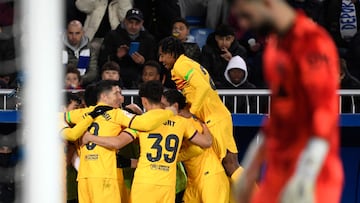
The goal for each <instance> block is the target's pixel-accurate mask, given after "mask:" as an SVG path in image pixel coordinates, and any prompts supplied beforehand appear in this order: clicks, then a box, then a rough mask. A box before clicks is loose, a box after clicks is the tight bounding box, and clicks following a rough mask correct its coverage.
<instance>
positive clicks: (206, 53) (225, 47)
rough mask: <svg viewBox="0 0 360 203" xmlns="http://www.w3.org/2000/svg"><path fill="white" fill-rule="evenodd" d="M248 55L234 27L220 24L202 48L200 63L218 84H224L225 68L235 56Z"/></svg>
mask: <svg viewBox="0 0 360 203" xmlns="http://www.w3.org/2000/svg"><path fill="white" fill-rule="evenodd" d="M236 55H238V56H241V57H242V58H244V57H245V56H246V50H245V48H244V47H243V46H241V45H240V44H239V43H238V42H237V41H236V40H235V34H234V29H233V28H232V27H230V26H228V25H220V26H218V27H217V28H216V30H215V32H214V33H212V34H210V35H209V37H208V39H207V41H206V45H205V46H204V47H203V49H202V53H201V59H200V64H201V65H202V66H204V67H205V68H206V69H207V70H208V71H209V74H210V75H211V77H212V78H213V80H214V83H215V85H216V86H219V87H221V86H223V85H224V84H225V82H226V79H225V77H224V72H225V68H226V66H227V65H228V62H229V60H230V59H231V58H232V57H233V56H236Z"/></svg>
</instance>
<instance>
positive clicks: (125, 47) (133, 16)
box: [98, 8, 157, 89]
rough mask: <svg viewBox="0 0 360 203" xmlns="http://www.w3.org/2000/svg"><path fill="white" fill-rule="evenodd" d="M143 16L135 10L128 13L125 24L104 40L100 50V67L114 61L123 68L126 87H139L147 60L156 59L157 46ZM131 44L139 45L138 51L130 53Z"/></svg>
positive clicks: (122, 72)
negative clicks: (144, 25) (138, 82)
mask: <svg viewBox="0 0 360 203" xmlns="http://www.w3.org/2000/svg"><path fill="white" fill-rule="evenodd" d="M143 23H144V19H143V14H142V12H141V11H140V10H139V9H136V8H133V9H130V10H129V11H128V12H127V13H126V17H125V20H124V22H123V23H121V24H120V25H119V26H118V27H117V28H116V29H115V30H112V31H111V32H109V33H108V34H107V35H106V37H105V38H104V43H103V45H102V47H101V50H100V56H99V61H98V62H99V66H102V65H103V64H104V63H106V62H107V61H109V60H110V61H114V62H116V63H117V64H118V65H119V66H120V67H121V74H122V78H123V83H124V87H125V88H127V89H134V88H137V87H138V84H137V81H139V79H140V77H141V73H142V65H143V64H144V63H145V61H146V60H150V59H155V53H156V51H157V50H156V44H155V39H154V37H153V36H152V35H151V34H150V33H149V32H148V31H147V30H145V29H144V27H143ZM131 42H137V43H139V47H138V49H137V50H134V51H135V52H134V53H130V52H129V49H130V46H131Z"/></svg>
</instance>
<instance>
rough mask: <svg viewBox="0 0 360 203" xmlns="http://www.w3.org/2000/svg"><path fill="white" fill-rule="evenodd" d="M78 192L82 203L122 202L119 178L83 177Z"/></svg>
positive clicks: (79, 181)
mask: <svg viewBox="0 0 360 203" xmlns="http://www.w3.org/2000/svg"><path fill="white" fill-rule="evenodd" d="M78 193H79V202H80V203H103V202H121V200H120V194H119V183H118V180H117V179H104V178H81V179H79V180H78Z"/></svg>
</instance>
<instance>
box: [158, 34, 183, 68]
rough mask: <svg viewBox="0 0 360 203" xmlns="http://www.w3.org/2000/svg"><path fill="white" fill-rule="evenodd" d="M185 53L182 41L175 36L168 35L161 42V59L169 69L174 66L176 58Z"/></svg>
mask: <svg viewBox="0 0 360 203" xmlns="http://www.w3.org/2000/svg"><path fill="white" fill-rule="evenodd" d="M184 53H185V51H184V46H183V44H182V42H181V41H180V40H179V39H177V38H175V37H172V36H171V37H166V38H164V39H162V40H161V41H160V42H159V61H160V62H161V63H162V64H163V65H164V66H165V68H166V69H168V70H171V69H172V68H173V66H174V64H175V62H176V60H177V59H178V58H179V56H180V55H182V54H184Z"/></svg>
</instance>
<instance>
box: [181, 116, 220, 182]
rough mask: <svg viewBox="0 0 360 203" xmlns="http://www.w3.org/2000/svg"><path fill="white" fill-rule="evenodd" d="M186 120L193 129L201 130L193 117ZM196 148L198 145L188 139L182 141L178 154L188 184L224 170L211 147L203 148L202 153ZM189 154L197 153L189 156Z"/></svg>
mask: <svg viewBox="0 0 360 203" xmlns="http://www.w3.org/2000/svg"><path fill="white" fill-rule="evenodd" d="M188 120H189V121H191V123H192V125H193V126H194V127H195V129H197V130H198V131H199V132H201V131H202V126H201V124H200V122H199V121H197V120H196V119H194V118H189V119H188ZM198 148H200V147H198V146H194V145H193V144H191V143H190V142H189V141H184V143H183V145H182V147H181V151H180V155H179V156H181V158H182V160H181V161H182V162H183V164H184V166H185V169H186V172H187V176H188V184H197V183H199V182H200V181H201V180H202V179H203V178H204V177H207V176H211V175H214V174H217V173H219V172H224V168H223V166H222V164H221V162H220V160H219V159H218V157H217V155H216V154H215V152H214V150H213V148H212V147H210V148H207V149H203V153H200V154H199V149H198ZM200 149H201V148H200ZM184 154H186V155H187V157H184ZM191 154H192V155H196V154H198V155H197V156H191ZM188 157H190V158H188ZM179 161H180V160H179Z"/></svg>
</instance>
